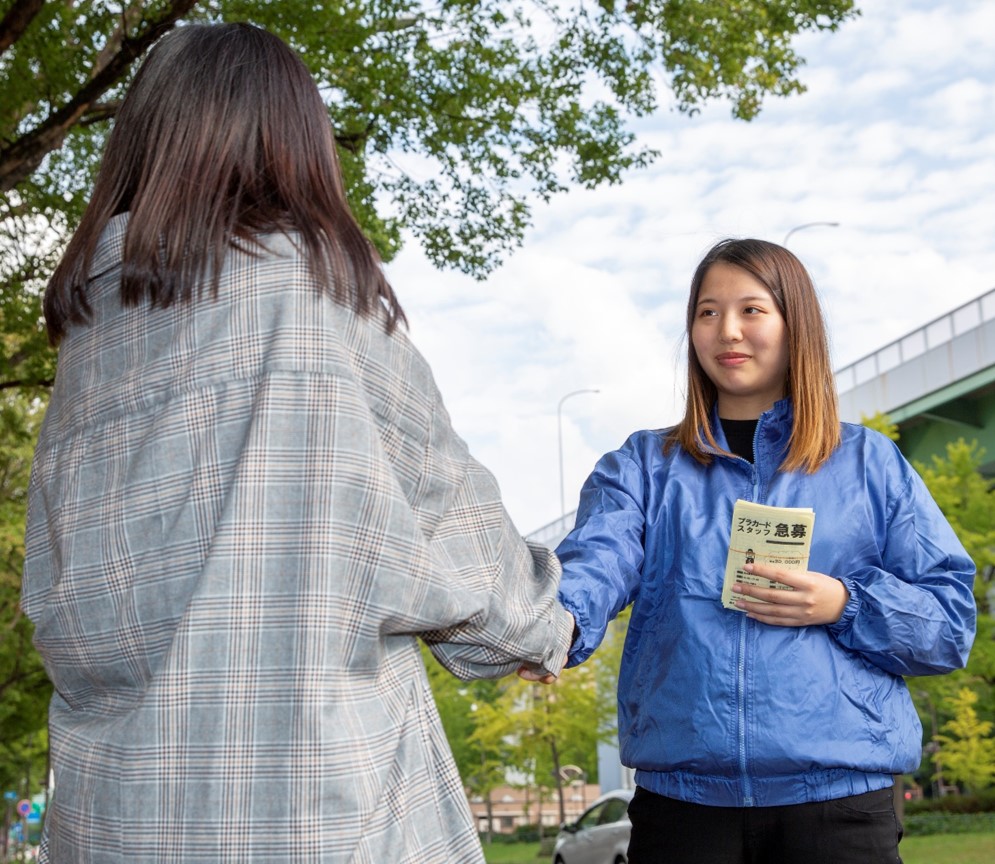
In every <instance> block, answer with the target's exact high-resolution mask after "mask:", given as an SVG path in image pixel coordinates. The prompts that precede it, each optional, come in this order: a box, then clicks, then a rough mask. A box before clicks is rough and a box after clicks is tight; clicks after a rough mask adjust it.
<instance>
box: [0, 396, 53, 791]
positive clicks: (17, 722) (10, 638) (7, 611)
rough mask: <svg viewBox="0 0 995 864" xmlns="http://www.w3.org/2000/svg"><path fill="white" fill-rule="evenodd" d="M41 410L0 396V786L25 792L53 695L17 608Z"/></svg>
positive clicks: (42, 748) (39, 767) (40, 775)
mask: <svg viewBox="0 0 995 864" xmlns="http://www.w3.org/2000/svg"><path fill="white" fill-rule="evenodd" d="M40 421H41V410H40V408H39V407H38V405H37V401H36V400H33V399H31V398H30V397H28V396H25V395H24V394H21V393H16V392H10V391H9V392H7V393H3V394H0V786H2V787H3V789H4V790H5V791H6V790H17V791H18V792H19V794H21V795H24V796H26V795H27V794H28V793H29V791H31V792H33V791H35V790H34V789H31V790H29V789H28V788H26V787H27V783H28V782H29V781H32V780H33V781H34V782H35V783H38V782H39V781H43V780H44V774H45V760H46V753H47V739H46V736H45V724H46V717H47V711H48V700H49V698H50V696H51V693H52V688H51V685H50V684H49V682H48V678H47V677H46V675H45V670H44V667H43V666H42V664H41V660H40V658H39V657H38V654H37V653H36V652H35V651H34V649H33V648H32V646H31V636H32V633H33V628H32V626H31V622H30V621H29V620H28V619H27V617H26V616H25V615H24V614H23V613H22V612H21V611H20V608H19V605H18V604H19V601H20V589H21V567H22V566H23V563H24V513H25V506H24V501H25V498H26V496H27V488H28V478H29V469H30V464H31V452H32V448H33V446H34V439H35V436H36V434H37V430H38V425H39V423H40Z"/></svg>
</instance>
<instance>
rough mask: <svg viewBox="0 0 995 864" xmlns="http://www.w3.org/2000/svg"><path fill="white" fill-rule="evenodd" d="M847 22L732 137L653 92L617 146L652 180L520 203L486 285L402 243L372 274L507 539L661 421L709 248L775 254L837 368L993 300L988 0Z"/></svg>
mask: <svg viewBox="0 0 995 864" xmlns="http://www.w3.org/2000/svg"><path fill="white" fill-rule="evenodd" d="M858 6H859V7H860V8H861V10H862V15H861V16H860V17H859V18H857V19H856V20H854V21H850V22H848V23H847V24H845V25H843V27H842V28H841V29H840V30H839V31H837V32H836V33H827V34H808V35H804V36H802V37H799V38H798V39H797V40H796V43H795V44H796V47H797V48H798V50H799V53H800V54H801V55H802V56H803V57H804V58H805V59H806V65H805V67H804V68H803V69H802V71H801V79H802V81H803V83H804V84H805V85H806V86H807V88H808V89H807V92H806V93H804V94H802V95H800V96H797V95H796V96H792V97H789V98H787V99H770V100H768V101H767V102H766V103H765V105H764V108H763V111H762V112H761V114H760V116H759V117H758V118H757V119H755V120H754V121H752V122H750V123H744V122H742V121H736V120H734V119H732V116H731V112H730V108H729V105H728V104H727V103H724V102H716V103H714V104H712V105H710V106H708V107H706V108H705V109H704V110H703V111H702V112H701V113H700V114H698V115H697V116H695V117H693V118H689V117H687V116H685V115H682V114H679V113H678V112H676V111H674V110H672V109H671V108H670V105H669V102H668V100H667V98H666V94H662V96H661V109H660V110H659V111H658V112H657V113H656V114H655V115H654V116H653V117H651V118H647V119H644V120H642V121H640V122H639V124H638V125H637V126H636V127H635V128H636V130H637V132H638V135H639V142H638V143H641V144H644V145H648V146H650V147H653V148H656V149H657V150H659V151H660V154H661V155H660V156H659V157H658V158H657V160H656V162H655V163H654V164H653V165H652V166H651V167H649V168H648V169H643V170H640V171H634V172H630V173H629V174H628V175H627V176H626V178H625V180H624V181H623V183H622V184H620V185H618V186H614V187H610V188H601V189H597V190H591V191H587V190H581V189H573V190H571V191H570V192H568V193H566V194H563V195H560V196H559V197H557V198H554V199H553V201H552V202H551V203H549V204H548V205H547V204H542V203H541V202H538V201H537V202H536V204H535V206H534V210H533V226H532V228H531V230H530V231H529V232H528V234H527V236H526V238H525V241H524V244H523V245H522V247H521V248H520V249H519V250H517V251H516V252H515V253H514V255H512V256H511V257H510V258H509V259H508V260H507V262H506V263H505V264H504V265H503V266H502V267H501V268H500V269H499V270H498V271H497V272H495V273H494V274H493V275H491V276H490V277H489V278H488V279H487V280H486V281H484V282H478V281H476V280H474V279H472V278H470V277H467V276H464V275H461V274H457V273H452V272H446V271H439V270H437V269H435V268H434V267H433V266H432V265H431V264H430V263H429V262H428V261H427V260H426V259H425V257H424V256H423V255H422V254H421V252H420V250H419V249H418V247H417V245H416V244H415V243H414V242H411V243H409V244H408V245H407V246H406V247H405V249H404V250H403V251H402V252H401V254H400V255H399V256H398V257H397V258H396V259H395V260H394V261H393V262H391V264H390V265H389V266H388V275H389V278H390V280H391V282H392V284H393V285H394V287H395V289H396V290H397V293H398V295H399V297H400V299H401V302H402V304H403V306H404V308H405V311H406V313H407V315H408V318H409V320H410V324H411V327H410V334H411V337H412V340H413V341H414V343H415V345H416V346H417V347H418V348H419V349H420V350H421V352H422V353H423V354H424V355H425V357H426V358H427V359H428V361H429V363H430V365H431V367H432V370H433V373H434V375H435V378H436V382H437V383H438V385H439V388H440V390H441V392H442V396H443V400H444V402H445V404H446V407H447V409H448V411H449V413H450V415H451V417H452V421H453V425H454V427H455V428H456V430H457V432H458V433H459V434H460V435H461V436H462V437H463V438H464V440H466V442H467V444H468V445H469V448H470V452H471V453H472V454H473V456H474V457H475V458H476V459H477V460H478V461H480V462H482V463H483V464H484V465H485V466H486V467H487V468H489V469H490V470H491V471H492V472H493V474H494V475H495V477H496V478H497V480H498V483H499V485H500V488H501V493H502V497H503V500H504V503H505V506H506V508H507V510H508V512H509V513H510V515H511V517H512V519H513V520H514V522H515V525H516V527H517V528H518V529H519V531H520V532H521V533H523V534H527V533H530V532H532V531H534V530H536V529H538V528H540V527H541V526H543V525H545V524H547V523H549V522H552V521H553V520H556V519H557V518H559V517H560V516H561V515H562V513H563V512H565V511H566V512H568V511H571V510H573V509H575V508H576V506H577V498H578V494H579V491H580V487H581V485H582V484H583V482H584V479H585V478H586V477H587V475H588V474H589V473H590V471H591V469H592V468H593V467H594V464H595V463H596V461H597V460H598V458H599V457H600V456H601V455H602V454H603V453H605V452H608V451H610V450H614V449H615V448H617V447H619V446H620V445H621V444H622V443H623V442H624V441H625V439H626V438H627V437H628V436H629V435H630V434H631V433H632V432H634V431H636V430H638V429H644V428H659V427H663V426H669V425H671V424H673V423H675V422H676V421H677V420H679V419H680V417H681V414H682V412H683V398H684V397H683V393H684V391H683V382H684V374H685V373H684V367H683V360H682V358H683V356H684V354H685V351H686V346H685V344H684V341H683V326H684V310H685V304H686V300H687V291H688V286H689V283H690V279H691V274H692V273H693V271H694V268H695V266H696V265H697V263H698V261H699V260H700V259H701V257H702V256H703V255H704V253H705V252H706V251H707V250H708V249H709V248H710V247H711V246H712V244H713V243H715V242H716V241H718V240H720V239H722V238H725V237H760V238H763V239H766V240H772V241H774V242H778V243H784V242H786V245H788V247H789V248H790V249H791V250H792V251H793V252H794V253H795V254H796V255H798V257H799V258H800V259H801V260H802V262H803V263H804V264H805V265H806V267H807V268H808V270H809V272H810V273H811V275H812V277H813V279H814V281H815V283H816V287H817V289H818V291H819V294H820V297H821V300H822V304H823V309H824V311H825V313H826V318H827V321H828V325H829V330H830V338H831V345H832V356H833V364H834V367H835V368H837V369H838V368H840V367H842V366H844V365H847V364H849V363H852V362H853V361H855V360H857V359H859V358H860V357H862V356H864V355H866V354H869V353H871V352H872V351H874V350H876V349H877V348H880V347H882V346H884V345H885V344H887V343H888V342H890V341H892V340H894V339H896V338H898V337H900V336H902V335H904V334H905V333H907V332H909V331H911V330H913V329H916V328H917V327H920V326H922V325H924V324H926V323H928V322H929V321H931V320H932V319H934V318H937V317H939V316H941V315H943V314H945V313H947V312H949V311H950V310H952V309H953V308H955V307H957V306H959V305H961V304H963V303H966V302H968V301H970V300H972V299H974V298H975V297H977V296H979V295H981V294H983V293H985V292H986V291H988V290H989V289H991V288H993V287H995V0H861V2H858ZM826 222H834V223H838V224H837V225H835V226H831V225H826V224H810V223H826ZM804 225H809V227H805V228H800V227H799V226H804ZM795 229H797V230H795ZM789 234H790V236H788V235H789ZM586 390H597V391H598V392H597V393H590V392H580V393H576V394H575V395H571V396H569V397H568V398H566V399H564V397H567V394H572V393H575V391H586ZM561 429H562V436H561V434H560V430H561ZM561 440H562V445H561ZM561 457H562V464H563V470H562V473H561V470H560V461H561ZM561 491H562V495H561ZM561 497H562V501H561Z"/></svg>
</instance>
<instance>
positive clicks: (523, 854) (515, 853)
mask: <svg viewBox="0 0 995 864" xmlns="http://www.w3.org/2000/svg"><path fill="white" fill-rule="evenodd" d="M484 858H486V859H487V864H537V862H539V861H550V860H552V856H550V855H546V856H543V858H539V844H538V843H492V844H491V845H490V846H488V845H487V844H486V843H485V844H484ZM986 864H990V862H986Z"/></svg>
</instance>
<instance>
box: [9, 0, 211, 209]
mask: <svg viewBox="0 0 995 864" xmlns="http://www.w3.org/2000/svg"><path fill="white" fill-rule="evenodd" d="M196 3H197V0H173V2H172V3H170V4H169V6H167V7H166V9H165V10H164V11H163V13H162V14H161V15H160V16H159V18H157V19H155V20H153V21H148V22H146V24H147V25H148V26H147V27H146V29H145V31H144V32H142V33H139V34H138V35H137V36H134V37H130V38H124V39H122V40H121V45H120V48H119V49H118V51H117V52H116V53H115V54H114V55H113V56H111V57H109V58H107V60H106V63H105V65H104V66H103V67H102V68H100V69H97V70H95V74H94V75H93V77H92V78H91V79H90V80H89V81H87V83H86V84H84V85H83V86H82V87H81V88H80V89H79V91H78V92H77V93H76V95H75V96H74V97H73V98H72V99H71V100H70V101H69V102H68V103H66V104H65V105H63V106H62V107H61V108H59V109H58V110H56V111H54V112H53V113H51V114H49V116H48V117H47V118H46V119H45V120H44V121H42V122H41V123H40V124H39V125H38V126H36V127H35V128H34V129H33V130H31V131H30V132H28V133H27V134H25V135H23V136H22V137H20V138H19V139H18V140H17V141H15V142H14V143H13V144H11V145H10V146H9V147H5V148H4V149H2V150H0V191H8V190H10V189H13V188H14V187H15V186H17V184H18V183H20V182H22V181H23V180H25V179H27V178H28V177H29V176H30V175H31V173H32V172H33V171H34V170H35V169H36V168H37V167H38V166H39V165H40V164H41V161H42V159H44V158H45V156H46V154H48V153H49V152H51V151H52V150H56V149H58V148H59V147H61V146H62V142H63V140H65V137H66V134H67V133H68V132H69V130H70V129H71V128H72V127H73V126H74V125H75V124H76V123H77V122H79V120H80V118H81V117H82V116H83V115H84V114H86V112H87V111H88V110H89V109H90V106H91V105H93V103H94V102H96V101H97V100H98V99H99V98H100V96H101V95H102V94H103V93H104V92H105V91H106V90H107V89H108V88H109V87H110V86H111V85H113V84H114V83H115V82H117V81H118V80H120V79H121V77H122V76H123V75H124V74H125V72H127V70H128V68H129V67H130V66H131V64H132V63H134V62H135V60H137V59H138V58H139V57H141V56H142V54H144V53H145V52H146V51H147V50H148V49H149V47H150V46H151V45H152V43H153V42H155V41H156V40H157V39H158V38H159V37H160V36H162V35H163V34H164V33H165V32H167V31H168V30H170V29H172V27H173V26H174V25H175V24H176V22H177V21H178V20H179V19H180V18H182V17H183V16H184V15H186V13H187V12H189V11H190V10H191V9H192V8H193V6H194V5H195V4H196Z"/></svg>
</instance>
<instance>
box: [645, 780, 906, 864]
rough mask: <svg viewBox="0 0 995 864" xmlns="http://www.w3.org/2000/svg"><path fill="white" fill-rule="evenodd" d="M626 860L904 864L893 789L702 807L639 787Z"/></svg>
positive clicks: (654, 862)
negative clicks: (829, 797)
mask: <svg viewBox="0 0 995 864" xmlns="http://www.w3.org/2000/svg"><path fill="white" fill-rule="evenodd" d="M629 819H630V820H631V821H632V839H631V840H630V841H629V864H902V859H901V858H899V856H898V841H899V840H900V839H901V837H902V829H901V826H900V825H899V824H898V819H897V818H896V816H895V804H894V800H893V798H892V790H891V789H890V788H888V789H881V790H879V791H876V792H864V793H863V794H861V795H851V796H850V797H848V798H837V799H835V800H834V801H817V802H814V803H811V804H792V805H789V806H784V807H706V806H705V805H703V804H689V803H687V802H685V801H676V800H674V799H673V798H665V797H663V796H662V795H655V794H654V793H652V792H648V791H647V790H645V789H642V788H637V789H636V794H635V796H634V797H633V799H632V801H631V803H630V804H629Z"/></svg>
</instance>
